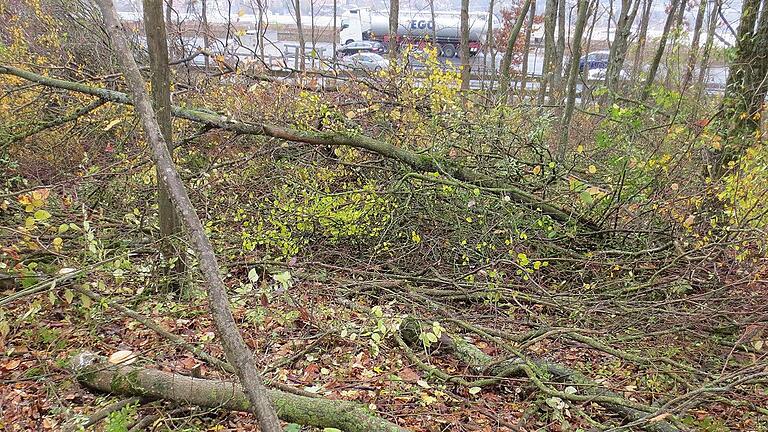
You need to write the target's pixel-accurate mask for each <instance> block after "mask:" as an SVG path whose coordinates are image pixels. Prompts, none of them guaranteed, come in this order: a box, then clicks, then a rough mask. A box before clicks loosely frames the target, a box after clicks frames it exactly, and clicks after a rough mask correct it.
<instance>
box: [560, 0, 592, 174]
mask: <svg viewBox="0 0 768 432" xmlns="http://www.w3.org/2000/svg"><path fill="white" fill-rule="evenodd" d="M588 10H589V0H578V12H577V13H578V16H577V18H576V27H575V28H574V31H573V45H572V49H571V53H572V58H573V59H574V60H572V61H571V63H570V70H569V71H568V85H567V91H566V94H567V96H566V99H565V109H564V110H563V117H562V119H561V121H560V143H559V145H558V146H557V157H558V159H559V160H563V159H564V158H565V149H566V148H567V146H568V139H569V137H570V128H571V118H572V117H573V109H574V105H575V103H576V84H577V83H576V80H577V78H578V76H579V62H578V60H576V59H578V58H580V57H581V39H582V36H583V35H584V27H585V26H586V24H587V11H588Z"/></svg>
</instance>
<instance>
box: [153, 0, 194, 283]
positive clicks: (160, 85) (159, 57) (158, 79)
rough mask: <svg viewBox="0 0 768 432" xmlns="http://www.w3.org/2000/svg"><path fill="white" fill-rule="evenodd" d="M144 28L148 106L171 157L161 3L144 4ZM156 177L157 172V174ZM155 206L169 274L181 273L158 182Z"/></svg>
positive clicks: (171, 212)
mask: <svg viewBox="0 0 768 432" xmlns="http://www.w3.org/2000/svg"><path fill="white" fill-rule="evenodd" d="M144 27H145V31H146V35H147V50H148V52H149V69H150V71H151V78H150V82H151V83H152V105H153V107H154V109H155V115H156V116H157V123H158V125H159V126H160V132H161V133H162V134H163V138H164V139H165V143H166V144H167V145H168V152H169V153H170V154H171V157H173V123H172V114H171V69H170V67H169V66H168V38H167V36H166V33H165V20H164V19H163V0H144ZM157 177H158V178H160V172H159V170H157ZM157 206H158V213H159V217H160V235H161V236H162V237H163V242H162V249H163V254H164V255H165V258H166V259H168V260H170V259H171V258H174V257H176V258H178V259H177V260H176V262H175V263H174V265H173V267H172V268H171V271H172V272H173V273H181V272H183V270H184V259H183V258H184V257H183V256H180V255H181V254H180V253H179V252H178V251H176V250H175V246H174V244H173V241H172V238H173V236H175V235H176V234H178V233H179V232H181V221H180V220H179V217H178V215H177V214H176V209H175V207H174V205H173V202H172V201H171V197H170V194H169V193H168V190H167V189H166V187H165V185H164V184H163V183H162V182H158V184H157Z"/></svg>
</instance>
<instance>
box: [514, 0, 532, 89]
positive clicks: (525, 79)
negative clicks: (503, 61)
mask: <svg viewBox="0 0 768 432" xmlns="http://www.w3.org/2000/svg"><path fill="white" fill-rule="evenodd" d="M535 17H536V2H531V6H530V8H529V11H528V26H527V27H526V28H525V45H524V46H523V67H522V71H521V72H522V75H523V76H522V77H521V80H520V91H521V96H520V97H521V99H522V97H523V96H522V95H525V94H526V93H527V91H528V56H529V54H530V51H531V32H532V31H533V19H534V18H535ZM511 60H512V57H510V64H511V63H512V61H511Z"/></svg>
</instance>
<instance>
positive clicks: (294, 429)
mask: <svg viewBox="0 0 768 432" xmlns="http://www.w3.org/2000/svg"><path fill="white" fill-rule="evenodd" d="M300 430H301V425H297V424H296V423H288V424H287V425H285V429H284V431H285V432H299V431H300Z"/></svg>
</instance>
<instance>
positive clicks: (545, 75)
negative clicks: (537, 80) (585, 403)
mask: <svg viewBox="0 0 768 432" xmlns="http://www.w3.org/2000/svg"><path fill="white" fill-rule="evenodd" d="M557 2H558V0H547V3H546V6H545V8H544V66H543V67H542V71H541V84H540V86H539V104H540V105H541V104H543V103H544V99H545V97H546V95H547V86H548V85H550V84H551V83H552V76H553V73H554V69H555V55H556V52H555V26H556V19H557Z"/></svg>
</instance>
